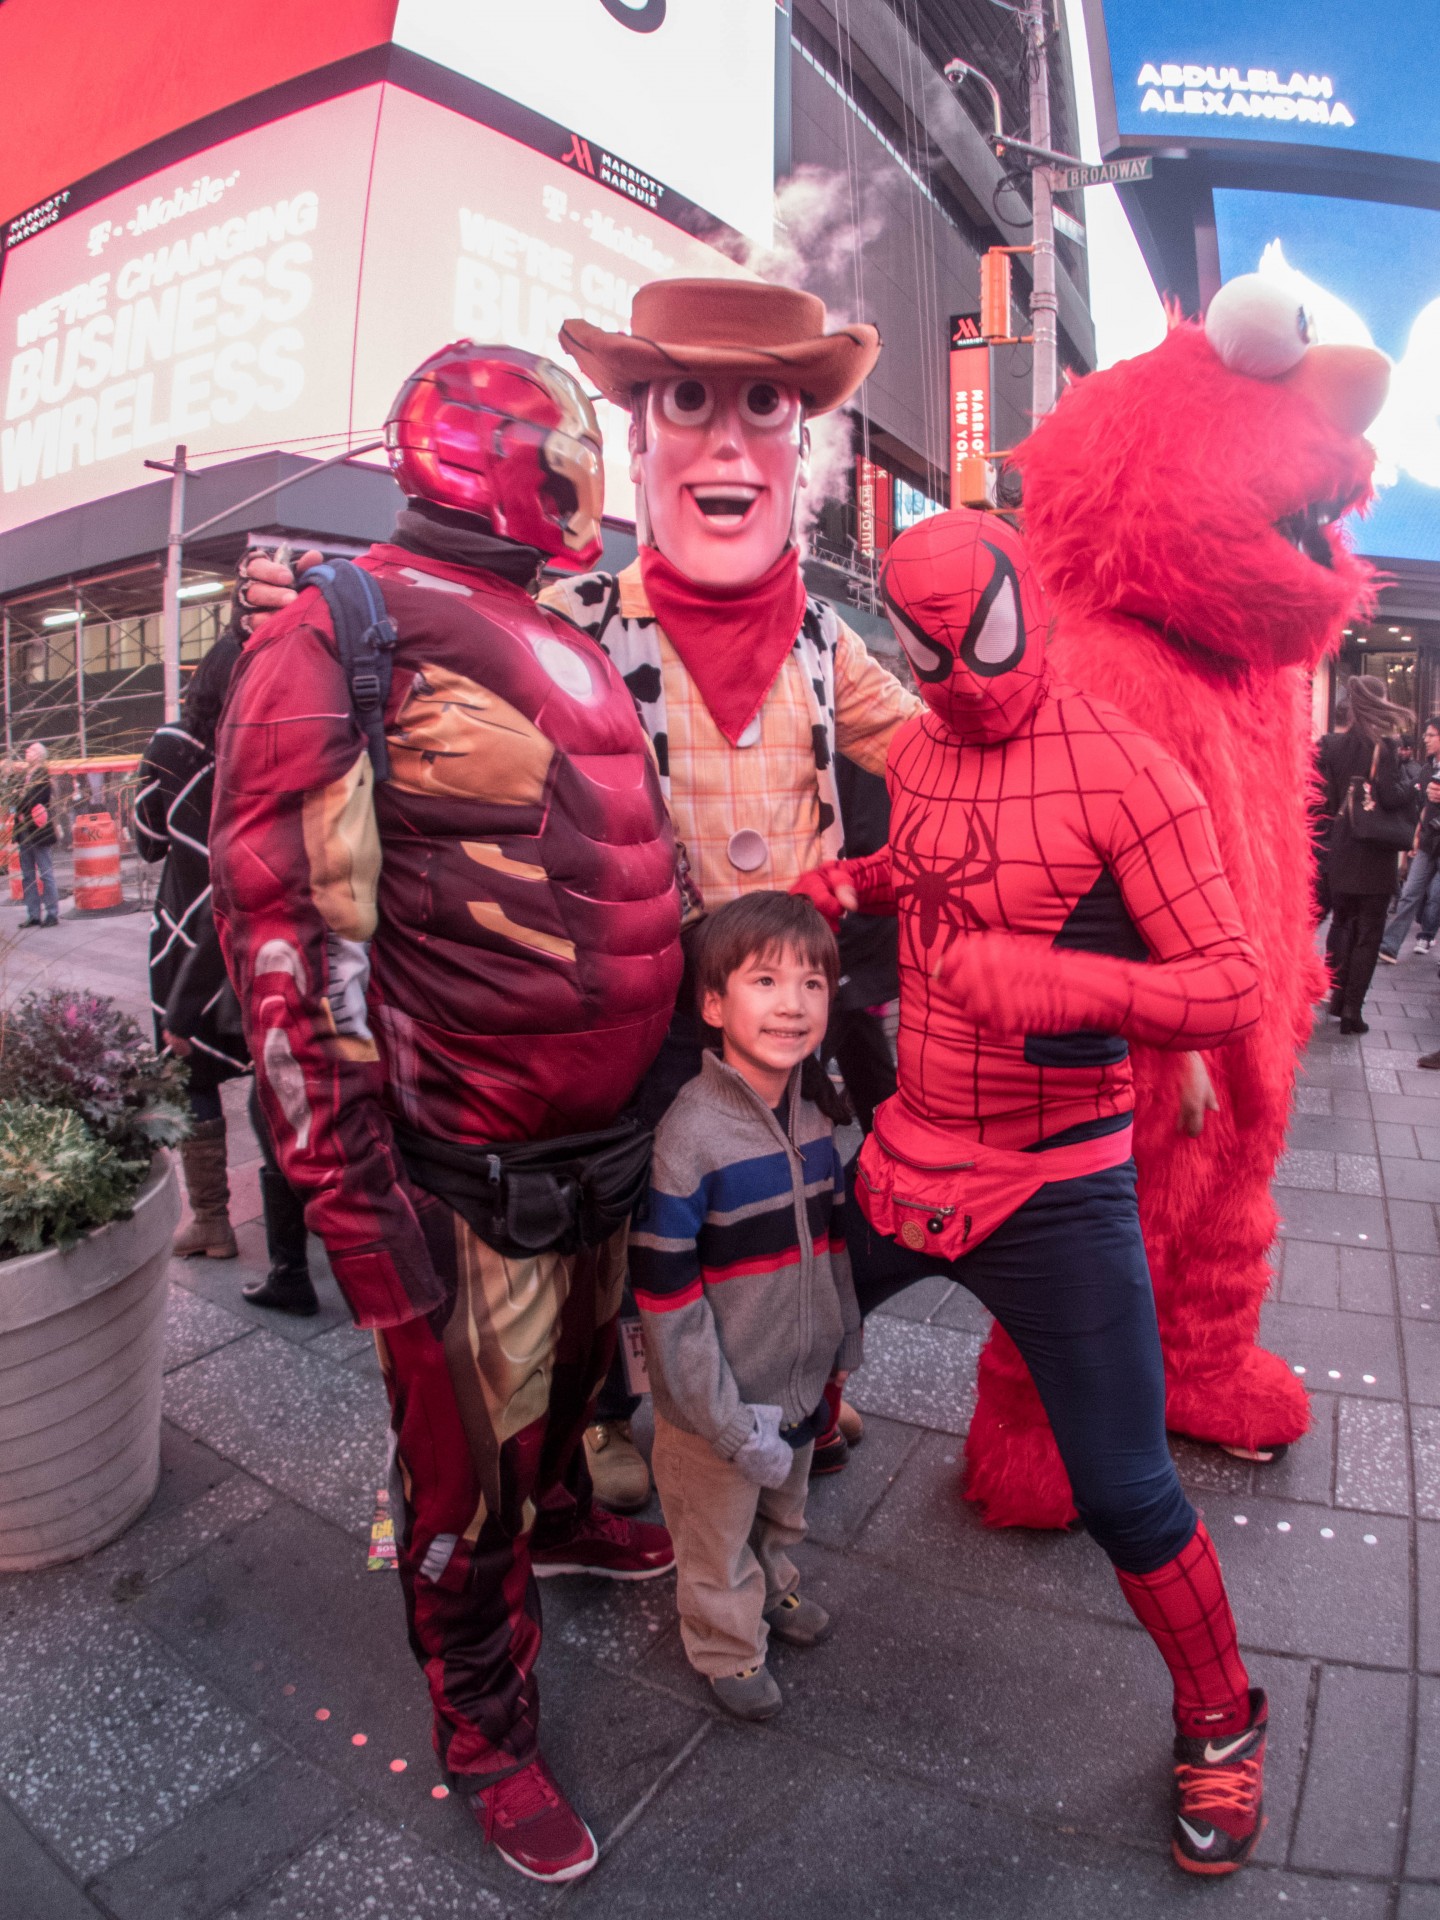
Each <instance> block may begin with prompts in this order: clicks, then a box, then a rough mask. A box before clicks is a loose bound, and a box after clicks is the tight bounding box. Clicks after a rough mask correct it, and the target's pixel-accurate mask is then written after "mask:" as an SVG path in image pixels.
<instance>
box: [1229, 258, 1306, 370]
mask: <svg viewBox="0 0 1440 1920" xmlns="http://www.w3.org/2000/svg"><path fill="white" fill-rule="evenodd" d="M1205 337H1206V338H1207V339H1208V340H1209V342H1210V344H1211V346H1212V347H1213V348H1214V349H1215V351H1216V353H1217V354H1218V355H1219V356H1220V359H1221V360H1222V361H1223V363H1224V364H1225V365H1226V366H1227V367H1228V368H1229V369H1230V371H1231V372H1232V373H1245V374H1249V375H1250V377H1251V378H1252V379H1254V380H1276V379H1278V378H1279V377H1280V375H1281V374H1285V373H1289V372H1290V371H1291V370H1292V368H1294V367H1297V366H1299V364H1300V361H1301V359H1302V357H1303V356H1304V353H1305V349H1306V348H1307V347H1308V346H1309V345H1310V344H1311V343H1312V342H1313V341H1314V339H1315V337H1316V334H1315V323H1314V321H1313V319H1312V318H1311V316H1310V315H1309V313H1307V312H1306V310H1305V307H1304V306H1303V304H1302V303H1301V302H1300V300H1299V299H1297V297H1296V296H1295V294H1294V293H1293V292H1288V291H1287V290H1286V288H1285V287H1284V286H1282V285H1281V283H1280V282H1279V281H1278V280H1271V279H1268V278H1266V277H1265V276H1264V275H1263V274H1258V273H1242V274H1241V275H1240V276H1239V278H1238V279H1235V280H1228V281H1226V283H1225V285H1224V286H1223V287H1222V288H1221V289H1220V291H1219V292H1218V293H1217V294H1216V296H1215V298H1214V299H1213V300H1212V301H1211V302H1210V310H1209V312H1208V313H1207V314H1206V315H1205Z"/></svg>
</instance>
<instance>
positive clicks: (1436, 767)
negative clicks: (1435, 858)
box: [1415, 760, 1440, 855]
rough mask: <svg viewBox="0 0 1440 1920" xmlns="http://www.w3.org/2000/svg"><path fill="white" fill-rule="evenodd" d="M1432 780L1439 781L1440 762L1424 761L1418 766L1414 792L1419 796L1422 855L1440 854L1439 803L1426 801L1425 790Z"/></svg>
mask: <svg viewBox="0 0 1440 1920" xmlns="http://www.w3.org/2000/svg"><path fill="white" fill-rule="evenodd" d="M1432 780H1440V760H1424V761H1422V762H1421V765H1420V772H1419V777H1418V778H1417V780H1416V782H1415V791H1416V792H1417V793H1418V794H1419V796H1420V838H1419V847H1420V851H1421V852H1422V853H1428V854H1432V855H1433V854H1437V853H1440V801H1434V800H1427V799H1426V798H1425V789H1426V787H1428V786H1429V784H1430V782H1431V781H1432Z"/></svg>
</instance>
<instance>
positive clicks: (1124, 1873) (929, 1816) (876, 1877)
mask: <svg viewBox="0 0 1440 1920" xmlns="http://www.w3.org/2000/svg"><path fill="white" fill-rule="evenodd" d="M784 1720H785V1716H784V1715H783V1714H782V1715H781V1716H780V1718H779V1720H777V1721H775V1722H773V1723H771V1725H770V1726H767V1727H766V1728H764V1729H762V1730H758V1731H756V1730H747V1729H738V1728H732V1727H729V1726H717V1727H716V1728H715V1730H714V1731H713V1732H712V1733H711V1734H710V1736H709V1737H708V1738H707V1739H706V1741H705V1743H704V1745H703V1746H702V1747H701V1748H700V1749H699V1751H698V1752H697V1753H696V1754H695V1756H694V1758H693V1759H692V1760H691V1761H690V1762H689V1764H688V1766H687V1767H686V1769H685V1772H684V1773H683V1774H682V1775H681V1776H679V1777H678V1778H677V1779H676V1780H675V1781H674V1782H673V1783H672V1784H671V1785H670V1786H669V1787H667V1789H666V1791H665V1793H664V1794H663V1795H662V1796H661V1797H660V1798H659V1799H658V1800H657V1802H656V1803H655V1805H654V1807H653V1808H652V1809H651V1811H650V1813H649V1814H648V1815H647V1817H646V1819H645V1820H644V1821H643V1822H642V1823H641V1824H640V1825H639V1826H638V1827H637V1828H636V1829H635V1830H634V1831H633V1832H632V1833H630V1834H628V1835H627V1836H626V1838H625V1839H624V1841H623V1842H622V1843H621V1845H620V1846H619V1848H618V1849H617V1851H616V1853H615V1856H614V1859H613V1860H612V1861H602V1863H601V1866H600V1868H599V1869H598V1870H597V1871H596V1872H595V1873H594V1874H592V1875H591V1877H590V1878H589V1879H588V1880H586V1881H584V1882H582V1883H581V1884H580V1885H579V1886H578V1887H576V1888H574V1889H573V1890H572V1891H571V1892H570V1893H568V1894H567V1895H566V1897H565V1903H564V1904H565V1906H566V1907H567V1908H568V1909H570V1910H571V1911H573V1912H575V1913H576V1914H577V1915H578V1916H580V1917H581V1920H615V1917H616V1916H617V1915H619V1914H621V1913H623V1914H624V1915H625V1916H626V1917H627V1920H676V1916H679V1915H698V1914H708V1913H715V1914H721V1915H726V1916H732V1915H733V1916H737V1917H738V1916H742V1915H744V1916H765V1920H768V1917H769V1916H771V1915H774V1916H777V1920H778V1916H782V1915H783V1916H785V1920H901V1916H903V1917H904V1920H971V1917H972V1916H973V1920H998V1917H999V1916H1002V1915H1003V1916H1004V1917H1005V1920H1114V1916H1116V1915H1117V1914H1125V1915H1146V1916H1160V1915H1169V1914H1177V1915H1179V1914H1189V1913H1192V1912H1194V1913H1199V1912H1201V1911H1213V1908H1214V1904H1215V1901H1214V1889H1213V1888H1211V1887H1208V1886H1203V1885H1197V1884H1196V1883H1194V1882H1192V1881H1187V1880H1185V1879H1184V1878H1183V1877H1182V1876H1181V1875H1179V1874H1177V1873H1176V1872H1175V1869H1174V1867H1173V1866H1172V1865H1171V1864H1170V1859H1169V1852H1168V1848H1167V1847H1166V1844H1165V1839H1164V1827H1163V1824H1162V1825H1160V1826H1158V1827H1156V1828H1155V1830H1154V1833H1153V1835H1152V1834H1147V1835H1146V1837H1145V1840H1144V1841H1142V1842H1141V1844H1138V1845H1134V1846H1124V1845H1115V1844H1113V1843H1108V1842H1105V1841H1102V1840H1096V1839H1092V1838H1088V1837H1086V1836H1085V1835H1083V1834H1077V1833H1075V1832H1074V1831H1073V1830H1072V1823H1071V1822H1070V1821H1068V1820H1067V1819H1066V1818H1065V1815H1064V1813H1063V1812H1056V1813H1053V1814H1052V1815H1051V1817H1050V1820H1048V1821H1044V1820H1038V1819H1037V1820H1035V1821H1029V1820H1026V1819H1024V1818H1022V1817H1019V1816H1017V1815H1016V1814H1014V1813H1013V1812H1010V1811H1008V1810H998V1809H994V1808H989V1807H985V1806H980V1805H976V1804H974V1802H973V1801H972V1800H971V1799H970V1798H969V1797H968V1796H959V1797H957V1796H956V1795H955V1794H953V1793H951V1792H948V1791H942V1790H939V1789H936V1788H934V1787H926V1786H922V1785H918V1784H916V1783H915V1782H914V1781H913V1780H910V1779H903V1778H901V1779H895V1778H888V1779H886V1778H880V1779H877V1778H876V1777H875V1776H874V1775H873V1774H872V1773H871V1772H870V1771H869V1770H868V1769H866V1768H864V1767H862V1766H860V1765H857V1764H855V1763H854V1762H852V1761H851V1760H849V1759H848V1758H845V1757H842V1756H838V1755H834V1754H827V1755H826V1757H825V1764H824V1765H823V1766H817V1765H816V1764H815V1763H814V1754H813V1751H811V1750H809V1749H807V1748H806V1747H805V1746H804V1745H803V1744H801V1743H800V1742H799V1741H797V1739H796V1738H795V1737H794V1735H793V1733H792V1732H791V1730H790V1729H788V1728H786V1729H785V1730H784V1731H781V1728H782V1726H783V1725H784ZM739 1804H744V1805H747V1806H752V1807H757V1806H758V1807H764V1808H767V1809H771V1808H773V1809H783V1814H776V1815H774V1816H772V1817H764V1816H757V1817H754V1818H749V1819H744V1820H741V1821H738V1822H735V1823H733V1824H727V1823H720V1822H717V1821H716V1820H715V1819H714V1818H713V1817H711V1816H710V1814H709V1811H708V1810H709V1809H711V1808H713V1807H715V1806H733V1805H739ZM1147 1811H1148V1809H1147ZM797 1834H806V1835H810V1834H829V1835H834V1836H836V1838H837V1842H838V1844H835V1845H833V1846H830V1847H823V1846H821V1847H815V1846H811V1847H800V1846H797V1845H796V1836H797ZM842 1836H843V1838H842ZM1245 1892H1246V1894H1248V1895H1249V1897H1250V1899H1251V1900H1255V1901H1263V1903H1264V1909H1265V1910H1266V1911H1267V1912H1268V1911H1271V1910H1273V1911H1275V1912H1276V1913H1280V1914H1296V1915H1304V1916H1305V1920H1321V1917H1322V1916H1323V1917H1324V1920H1380V1917H1381V1916H1382V1915H1383V1914H1384V1911H1385V1907H1384V1897H1383V1896H1384V1890H1383V1889H1379V1888H1370V1887H1364V1886H1361V1887H1355V1886H1352V1885H1350V1884H1348V1883H1344V1882H1334V1881H1329V1882H1322V1881H1319V1880H1317V1879H1312V1878H1310V1877H1308V1876H1304V1875H1299V1874H1291V1873H1283V1872H1273V1871H1269V1870H1261V1869H1253V1870H1252V1871H1251V1873H1250V1875H1249V1876H1248V1878H1247V1881H1246V1886H1245ZM1281 1893H1283V1894H1284V1895H1285V1898H1286V1904H1284V1905H1282V1904H1280V1903H1279V1901H1278V1898H1277V1896H1278V1895H1279V1894H1281ZM1229 1904H1231V1905H1234V1903H1233V1902H1232V1903H1229ZM1259 1910H1260V1909H1259V1908H1258V1907H1253V1906H1247V1905H1245V1904H1244V1902H1243V1899H1242V1903H1241V1904H1240V1905H1239V1906H1236V1907H1235V1911H1237V1912H1242V1911H1243V1912H1254V1911H1259Z"/></svg>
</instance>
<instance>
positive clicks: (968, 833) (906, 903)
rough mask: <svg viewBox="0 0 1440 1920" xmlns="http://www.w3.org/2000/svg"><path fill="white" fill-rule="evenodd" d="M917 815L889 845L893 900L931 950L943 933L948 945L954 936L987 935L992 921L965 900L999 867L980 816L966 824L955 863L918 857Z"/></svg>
mask: <svg viewBox="0 0 1440 1920" xmlns="http://www.w3.org/2000/svg"><path fill="white" fill-rule="evenodd" d="M922 818H923V816H921V817H917V818H916V820H915V821H914V822H913V824H912V825H911V826H910V827H909V829H908V830H907V831H905V832H903V833H902V834H901V835H900V837H899V838H898V839H896V840H892V842H891V844H890V867H891V872H892V873H893V875H894V884H895V900H896V905H897V906H898V908H899V910H900V912H901V914H902V915H905V916H906V917H907V919H908V920H909V923H910V925H911V927H912V928H914V929H915V932H916V934H917V936H918V939H919V944H920V945H921V946H922V947H925V948H929V947H933V946H934V945H935V943H936V941H937V940H938V939H939V938H940V936H941V933H942V931H943V933H944V943H945V945H946V946H948V945H949V944H950V942H951V941H952V940H953V939H954V938H955V936H956V934H958V933H985V932H988V930H989V927H990V922H989V921H988V920H987V919H986V918H985V916H984V915H983V914H982V913H981V912H980V910H979V908H978V907H976V906H975V904H974V902H973V900H971V899H970V898H969V897H968V893H969V890H970V889H972V888H978V887H981V886H984V885H986V884H987V883H988V882H990V881H992V880H993V879H994V878H995V875H996V873H997V872H998V871H999V868H1000V854H999V851H998V849H997V848H996V845H995V837H994V835H993V834H992V833H991V831H990V828H989V826H988V825H987V824H986V822H985V821H984V820H983V819H981V818H980V816H979V814H978V813H972V814H971V815H970V816H969V818H968V820H967V821H966V823H965V843H964V845H963V847H962V848H961V850H960V852H959V853H958V854H956V856H955V857H954V858H953V859H950V860H946V859H943V858H941V857H939V854H938V851H937V852H936V853H929V854H926V853H921V852H920V850H919V848H918V846H917V841H918V838H919V833H920V826H921V819H922Z"/></svg>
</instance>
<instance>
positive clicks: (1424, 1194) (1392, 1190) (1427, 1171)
mask: <svg viewBox="0 0 1440 1920" xmlns="http://www.w3.org/2000/svg"><path fill="white" fill-rule="evenodd" d="M1380 1168H1381V1172H1382V1174H1383V1175H1384V1179H1385V1191H1386V1193H1387V1194H1390V1195H1391V1196H1392V1197H1393V1198H1394V1199H1396V1200H1428V1201H1430V1202H1432V1204H1433V1202H1435V1201H1436V1200H1440V1163H1437V1162H1436V1161H1434V1160H1398V1159H1396V1160H1392V1159H1388V1158H1382V1159H1381V1162H1380Z"/></svg>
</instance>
